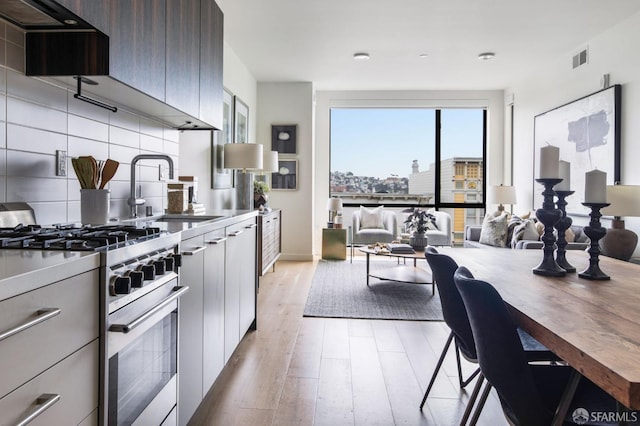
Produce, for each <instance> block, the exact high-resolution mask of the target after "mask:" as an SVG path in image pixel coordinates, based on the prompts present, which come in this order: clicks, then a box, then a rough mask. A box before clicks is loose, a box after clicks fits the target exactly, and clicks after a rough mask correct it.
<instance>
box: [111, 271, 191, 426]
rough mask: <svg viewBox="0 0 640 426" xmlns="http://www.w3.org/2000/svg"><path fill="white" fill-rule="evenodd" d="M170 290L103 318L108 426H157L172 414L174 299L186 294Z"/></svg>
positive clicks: (164, 288) (159, 291) (172, 283)
mask: <svg viewBox="0 0 640 426" xmlns="http://www.w3.org/2000/svg"><path fill="white" fill-rule="evenodd" d="M176 284H177V280H176V279H173V280H170V281H169V282H167V283H166V284H165V285H163V286H161V287H159V288H157V289H155V290H154V291H152V292H150V293H149V294H146V295H144V296H143V297H141V298H140V299H137V300H135V301H134V302H131V303H129V304H128V305H126V306H124V307H123V308H121V309H119V310H117V311H115V312H113V313H112V314H110V315H109V333H108V381H109V384H108V424H109V425H135V424H141V425H150V424H153V425H160V424H163V422H164V421H165V419H170V418H171V417H170V415H171V413H172V411H174V410H175V407H176V401H177V376H176V374H177V362H176V361H177V357H178V346H177V341H178V340H177V330H178V311H177V309H178V299H179V298H180V296H181V295H182V294H184V293H185V292H186V291H187V290H188V287H177V286H176Z"/></svg>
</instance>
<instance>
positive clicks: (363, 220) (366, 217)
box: [360, 206, 384, 229]
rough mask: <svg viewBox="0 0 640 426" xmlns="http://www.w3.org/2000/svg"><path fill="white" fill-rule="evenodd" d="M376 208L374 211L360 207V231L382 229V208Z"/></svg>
mask: <svg viewBox="0 0 640 426" xmlns="http://www.w3.org/2000/svg"><path fill="white" fill-rule="evenodd" d="M383 207H384V206H378V207H376V208H374V209H368V208H366V207H364V206H360V228H361V229H384V221H383V219H382V218H383V210H382V208H383Z"/></svg>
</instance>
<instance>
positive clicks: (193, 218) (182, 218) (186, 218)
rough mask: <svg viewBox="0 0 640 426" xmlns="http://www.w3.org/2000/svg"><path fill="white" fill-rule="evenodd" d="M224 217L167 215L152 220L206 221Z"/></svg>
mask: <svg viewBox="0 0 640 426" xmlns="http://www.w3.org/2000/svg"><path fill="white" fill-rule="evenodd" d="M223 217H225V216H194V215H165V216H161V217H159V218H157V219H152V220H153V221H154V222H204V221H208V220H216V219H221V218H223Z"/></svg>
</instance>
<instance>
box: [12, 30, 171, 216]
mask: <svg viewBox="0 0 640 426" xmlns="http://www.w3.org/2000/svg"><path fill="white" fill-rule="evenodd" d="M4 25H5V24H4V22H2V21H0V201H7V202H11V201H25V202H27V203H29V204H30V205H31V206H32V207H33V208H34V211H35V213H36V220H37V221H38V223H39V224H42V225H50V224H54V223H72V222H76V223H77V222H79V220H80V202H79V201H80V184H79V183H78V180H77V178H76V175H75V172H74V171H73V167H72V165H71V160H70V159H71V158H73V157H78V156H81V155H92V156H93V157H95V158H96V159H98V160H106V159H107V158H112V159H114V160H116V161H119V162H120V163H121V164H120V166H119V168H118V171H117V173H116V175H115V176H114V178H113V179H112V181H111V182H110V183H109V186H108V188H109V189H110V192H111V214H110V216H111V217H128V216H129V207H128V206H127V199H128V197H129V191H130V170H131V168H130V162H131V159H132V158H133V157H134V156H135V155H137V154H140V153H166V154H168V155H171V157H172V158H173V160H174V163H175V167H176V176H177V174H178V159H179V158H178V153H179V149H178V139H179V132H178V131H177V130H175V129H170V128H166V127H164V126H162V125H161V124H159V123H156V122H154V121H153V120H150V119H148V118H145V117H139V116H137V115H135V114H132V113H130V112H128V111H126V110H125V109H122V108H119V110H118V112H117V113H111V112H109V111H106V110H104V109H102V108H98V107H96V106H93V105H90V104H86V103H84V102H79V101H77V100H76V99H74V98H73V93H74V91H73V90H72V89H65V88H63V87H62V86H60V85H58V84H57V83H54V82H49V81H46V80H40V79H36V78H31V77H26V76H24V75H23V72H22V71H21V70H22V68H23V67H22V63H23V62H24V49H23V45H22V41H21V38H22V33H21V32H19V31H18V30H16V29H15V28H12V30H11V31H10V38H11V40H13V42H11V41H7V40H6V39H4V38H2V37H3V36H4V33H5V32H4V31H3V29H2V28H3V26H4ZM5 52H6V53H5ZM5 58H8V59H7V63H6V66H4V65H3V64H4V61H5ZM9 68H12V69H13V70H12V69H9ZM16 70H17V71H16ZM5 93H6V95H5ZM119 107H120V106H119ZM56 150H62V151H67V156H68V158H69V160H68V162H67V176H64V177H63V176H56V167H55V166H56V163H55V158H56V157H55V154H56ZM157 164H163V167H164V169H165V171H167V170H168V166H167V164H166V162H164V161H158V160H143V161H142V162H141V163H140V165H139V174H138V176H137V178H138V180H139V181H140V182H141V183H140V184H141V186H142V197H143V198H145V199H146V200H147V205H151V206H153V208H154V210H155V211H156V212H158V213H159V212H161V211H163V210H164V208H165V207H166V182H160V181H158V166H157ZM139 213H140V214H144V208H141V209H139Z"/></svg>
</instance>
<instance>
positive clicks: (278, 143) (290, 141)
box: [271, 124, 298, 154]
mask: <svg viewBox="0 0 640 426" xmlns="http://www.w3.org/2000/svg"><path fill="white" fill-rule="evenodd" d="M297 133H298V126H297V125H296V124H284V125H275V124H274V125H272V126H271V150H272V151H278V154H296V153H297V146H296V143H297V142H296V139H297Z"/></svg>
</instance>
